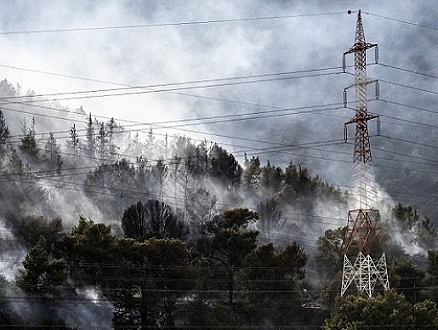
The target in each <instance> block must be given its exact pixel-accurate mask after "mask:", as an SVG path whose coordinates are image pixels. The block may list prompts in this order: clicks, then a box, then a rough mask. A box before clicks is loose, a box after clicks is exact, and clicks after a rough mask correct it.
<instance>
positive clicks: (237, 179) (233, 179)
mask: <svg viewBox="0 0 438 330" xmlns="http://www.w3.org/2000/svg"><path fill="white" fill-rule="evenodd" d="M209 159H210V166H211V168H210V176H211V178H212V179H213V180H215V182H217V183H220V184H222V185H223V186H224V187H226V188H227V189H228V190H230V191H231V192H234V191H235V190H236V189H237V188H238V187H239V186H240V184H241V181H242V172H243V170H242V167H241V166H240V165H239V163H238V162H237V160H236V159H235V158H234V156H233V155H232V154H229V153H228V152H227V151H226V150H225V149H223V148H221V147H219V146H218V145H217V144H214V145H213V147H212V149H211V151H210V154H209Z"/></svg>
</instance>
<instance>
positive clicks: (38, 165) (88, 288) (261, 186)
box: [0, 80, 438, 330]
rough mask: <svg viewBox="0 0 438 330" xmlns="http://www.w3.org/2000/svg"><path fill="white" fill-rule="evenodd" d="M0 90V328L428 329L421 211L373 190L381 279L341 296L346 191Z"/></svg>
mask: <svg viewBox="0 0 438 330" xmlns="http://www.w3.org/2000/svg"><path fill="white" fill-rule="evenodd" d="M0 94H1V97H2V101H3V105H2V107H1V108H0V165H1V171H2V173H1V180H0V195H1V203H0V226H1V230H0V237H1V241H0V246H1V250H0V253H1V263H0V324H1V325H2V328H4V329H33V328H35V329H319V328H320V329H325V330H329V329H339V330H340V329H347V328H348V329H363V328H366V329H372V328H373V329H374V328H390V327H391V328H398V329H437V328H438V310H437V306H436V303H437V302H438V243H437V229H436V223H435V221H434V219H433V218H432V217H431V216H430V215H426V214H419V212H418V211H417V210H416V209H415V208H413V207H412V206H410V205H404V204H403V203H400V202H394V203H393V204H389V203H387V202H383V201H382V202H381V204H380V205H379V211H380V213H381V217H382V226H383V228H382V232H383V236H384V237H383V238H384V246H385V251H386V254H387V261H388V271H389V279H390V286H391V289H390V290H383V289H382V288H379V287H378V286H377V287H376V294H375V295H374V296H373V297H371V298H368V297H365V296H363V295H360V294H357V292H356V291H355V288H354V287H351V288H350V289H349V291H348V294H347V295H346V296H344V297H342V298H341V297H340V287H341V275H342V274H341V273H342V262H343V242H344V237H345V230H346V227H345V225H346V217H347V212H348V203H349V198H350V193H349V191H348V190H341V189H339V188H338V187H335V186H332V185H330V184H328V183H326V182H324V181H323V180H322V179H321V178H320V177H319V176H318V175H317V174H316V173H311V172H310V171H309V170H308V169H307V168H306V167H304V166H301V165H300V164H296V163H294V160H293V159H291V160H290V162H289V163H288V164H287V165H286V166H284V165H281V164H280V165H275V164H272V163H271V162H270V161H269V160H268V161H266V162H263V163H262V161H261V159H260V158H259V157H258V156H256V155H245V157H244V159H243V161H242V162H241V163H240V162H239V161H238V159H236V158H235V157H234V156H233V154H232V153H231V152H229V151H228V150H227V149H226V148H225V147H223V146H220V145H218V144H217V143H214V142H211V141H206V140H204V141H195V140H192V139H191V138H190V137H187V136H181V135H179V136H167V135H164V136H162V135H161V136H160V135H157V134H155V133H154V130H153V129H152V128H150V129H149V130H148V131H147V132H146V133H144V132H142V131H137V130H136V129H130V128H128V127H124V126H123V125H121V124H119V123H117V122H116V120H114V119H113V118H111V119H108V120H99V119H97V118H94V117H93V115H92V114H91V113H87V112H86V111H85V110H84V109H82V108H80V109H76V110H74V111H73V112H74V114H75V116H76V117H75V118H79V117H80V118H82V120H81V121H79V120H78V122H72V121H71V120H70V117H69V115H71V112H72V111H71V110H68V109H66V110H65V113H64V114H63V115H62V116H63V117H62V119H63V120H64V121H65V122H67V123H68V124H67V125H68V127H67V128H66V126H65V124H64V126H62V127H61V126H59V125H55V124H53V120H54V118H53V116H44V115H41V116H38V115H33V116H30V115H29V114H27V111H26V105H25V103H24V100H29V99H33V98H35V97H37V96H35V94H34V93H33V92H27V93H25V94H23V93H22V92H21V91H20V90H19V89H18V88H17V87H15V86H13V85H12V84H10V83H9V82H8V81H6V80H3V81H2V82H1V83H0ZM39 101H40V104H42V105H43V106H44V104H45V105H46V106H49V102H50V101H48V100H39ZM5 104H6V105H5ZM46 112H47V109H46ZM32 113H33V114H35V111H33V112H32ZM44 113H45V112H44V108H42V109H41V114H44Z"/></svg>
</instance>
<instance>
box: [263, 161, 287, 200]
mask: <svg viewBox="0 0 438 330" xmlns="http://www.w3.org/2000/svg"><path fill="white" fill-rule="evenodd" d="M283 180H284V173H283V170H282V169H281V168H280V167H276V166H272V165H271V163H270V162H269V160H268V163H267V165H266V166H264V167H262V173H261V178H260V188H261V190H262V191H263V193H264V194H266V193H267V194H268V196H271V195H272V196H273V195H274V194H275V193H276V192H277V191H280V189H281V184H282V182H283Z"/></svg>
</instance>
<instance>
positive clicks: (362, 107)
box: [341, 10, 389, 296]
mask: <svg viewBox="0 0 438 330" xmlns="http://www.w3.org/2000/svg"><path fill="white" fill-rule="evenodd" d="M373 47H377V44H371V43H367V42H366V41H365V34H364V31H363V24H362V17H361V11H360V10H359V13H358V16H357V25H356V39H355V43H354V45H353V46H352V47H351V48H350V49H349V50H348V51H346V52H345V53H344V56H343V64H344V68H345V67H346V65H345V63H346V62H345V56H346V54H349V53H354V55H355V56H354V59H355V80H354V83H353V84H351V85H350V86H348V87H347V88H350V87H354V88H355V91H356V114H355V116H354V117H353V118H352V119H351V120H350V121H348V122H347V123H345V125H348V124H352V123H354V124H356V134H355V143H354V154H353V194H352V195H353V197H354V199H355V205H354V208H353V209H352V210H350V211H349V212H348V221H347V230H346V236H345V242H344V265H343V274H342V287H341V296H342V295H344V294H345V292H346V290H347V289H348V287H349V286H350V284H351V283H352V282H353V281H354V282H355V284H356V287H357V289H358V291H359V292H363V293H365V294H367V295H368V296H371V295H372V293H373V290H374V287H375V285H376V283H377V282H380V283H381V284H382V286H383V288H384V289H389V280H388V272H387V267H386V257H385V252H384V249H383V244H382V236H381V225H380V213H379V211H378V210H377V209H376V208H375V207H376V204H377V193H376V189H375V182H374V174H373V167H372V157H371V145H370V140H369V135H368V121H369V120H371V119H374V118H377V117H378V116H376V115H370V114H368V110H367V85H368V84H370V83H372V82H375V81H374V80H369V79H368V78H367V76H366V50H367V49H369V48H373ZM376 90H378V87H377V89H376ZM344 104H345V106H346V90H344ZM345 127H346V126H345ZM345 138H347V134H346V132H345ZM353 246H354V248H353ZM355 249H356V250H357V257H356V260H355V261H354V262H351V261H350V260H349V258H348V255H351V254H353V251H356V250H355ZM378 255H380V258H379V259H376V258H375V257H376V256H377V257H378ZM375 260H376V261H375Z"/></svg>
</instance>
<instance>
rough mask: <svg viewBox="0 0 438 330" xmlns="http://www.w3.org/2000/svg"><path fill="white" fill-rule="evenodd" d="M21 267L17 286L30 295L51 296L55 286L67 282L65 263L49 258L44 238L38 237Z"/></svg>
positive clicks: (62, 260) (61, 260)
mask: <svg viewBox="0 0 438 330" xmlns="http://www.w3.org/2000/svg"><path fill="white" fill-rule="evenodd" d="M23 267H24V271H21V274H20V276H19V278H18V280H17V284H18V286H19V287H20V288H21V289H23V290H24V291H25V292H27V293H30V294H51V293H52V292H53V290H54V289H55V287H56V286H59V285H61V284H63V283H64V282H65V281H66V280H67V263H66V261H65V260H64V259H55V258H53V257H51V256H50V254H49V253H48V252H47V244H46V239H45V238H44V236H40V238H39V240H38V242H37V244H36V245H35V246H34V247H32V248H31V249H30V251H29V253H28V254H27V256H26V258H25V259H24V261H23Z"/></svg>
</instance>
